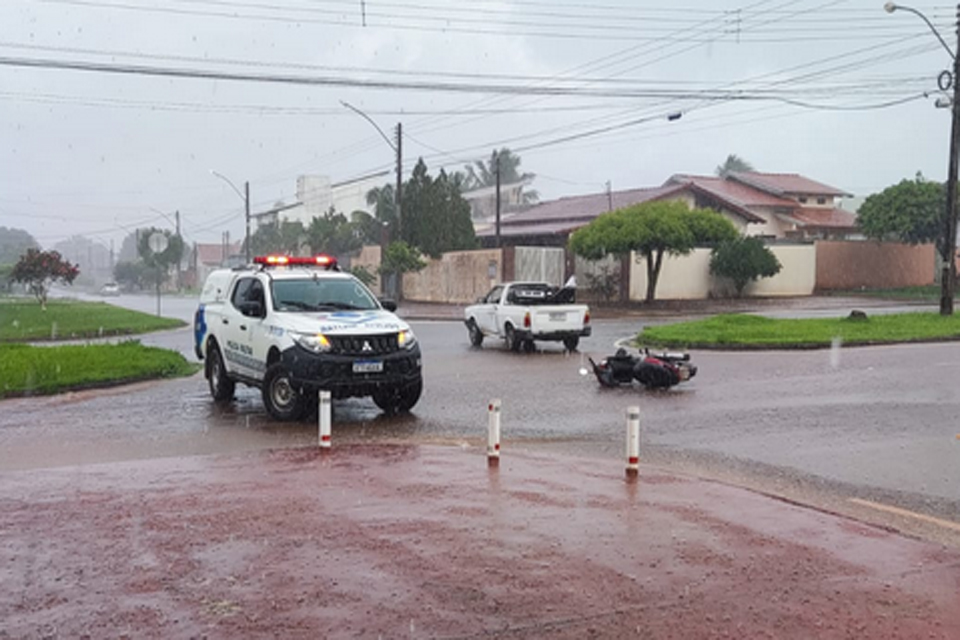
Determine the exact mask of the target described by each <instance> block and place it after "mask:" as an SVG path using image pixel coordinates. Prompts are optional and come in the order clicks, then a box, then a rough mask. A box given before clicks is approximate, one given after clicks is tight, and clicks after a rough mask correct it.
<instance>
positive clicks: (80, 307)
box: [0, 298, 184, 342]
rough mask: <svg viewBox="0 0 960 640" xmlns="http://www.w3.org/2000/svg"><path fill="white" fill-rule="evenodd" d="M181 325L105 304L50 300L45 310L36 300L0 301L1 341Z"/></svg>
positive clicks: (144, 330) (124, 332)
mask: <svg viewBox="0 0 960 640" xmlns="http://www.w3.org/2000/svg"><path fill="white" fill-rule="evenodd" d="M182 326H184V323H183V322H181V321H180V320H172V319H170V318H158V317H157V316H153V315H149V314H146V313H140V312H139V311H130V310H128V309H121V308H120V307H114V306H112V305H109V304H106V303H104V302H76V301H67V300H51V301H50V302H48V303H47V310H46V311H43V310H42V309H41V308H40V304H39V303H37V302H36V301H35V300H33V299H25V298H2V299H0V342H23V341H37V340H69V339H74V338H93V337H98V336H116V335H130V334H136V333H147V332H150V331H158V330H161V329H175V328H177V327H182Z"/></svg>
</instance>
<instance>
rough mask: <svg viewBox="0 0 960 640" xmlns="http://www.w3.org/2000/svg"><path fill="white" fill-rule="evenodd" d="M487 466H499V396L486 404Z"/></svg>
mask: <svg viewBox="0 0 960 640" xmlns="http://www.w3.org/2000/svg"><path fill="white" fill-rule="evenodd" d="M487 416H488V419H487V466H488V467H499V466H500V398H494V399H493V400H491V401H490V404H489V405H488V406H487Z"/></svg>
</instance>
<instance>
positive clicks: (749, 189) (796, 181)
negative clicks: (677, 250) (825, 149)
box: [667, 171, 859, 239]
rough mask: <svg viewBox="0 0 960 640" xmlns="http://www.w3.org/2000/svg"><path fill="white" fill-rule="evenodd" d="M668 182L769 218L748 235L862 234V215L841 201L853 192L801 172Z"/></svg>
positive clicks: (840, 236) (682, 178) (683, 178)
mask: <svg viewBox="0 0 960 640" xmlns="http://www.w3.org/2000/svg"><path fill="white" fill-rule="evenodd" d="M667 184H694V185H699V186H700V187H701V189H703V190H705V191H709V192H711V193H712V194H713V195H714V197H715V199H716V202H717V204H718V205H719V206H721V207H723V206H729V205H730V204H732V203H737V204H739V205H741V206H743V207H745V208H746V209H748V210H749V211H751V212H752V213H754V214H756V215H757V216H760V217H761V218H763V222H762V223H760V224H757V225H754V226H751V228H750V230H749V231H748V232H747V235H758V236H764V237H769V238H794V239H817V238H820V239H846V238H851V237H852V236H857V235H858V234H859V232H858V230H857V218H856V216H855V215H854V214H852V213H850V212H849V211H846V210H844V209H841V208H840V207H839V203H838V201H837V199H838V198H849V197H852V194H850V193H847V192H845V191H842V190H840V189H837V188H835V187H831V186H828V185H825V184H822V183H820V182H816V181H815V180H811V179H809V178H806V177H804V176H801V175H798V174H796V173H760V172H757V171H751V172H731V173H729V174H728V175H727V176H726V177H724V178H719V177H715V176H687V175H675V176H671V177H670V179H668V180H667ZM701 206H704V205H701ZM706 206H710V205H709V204H707V205H706Z"/></svg>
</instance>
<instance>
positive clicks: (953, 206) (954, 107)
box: [883, 2, 960, 316]
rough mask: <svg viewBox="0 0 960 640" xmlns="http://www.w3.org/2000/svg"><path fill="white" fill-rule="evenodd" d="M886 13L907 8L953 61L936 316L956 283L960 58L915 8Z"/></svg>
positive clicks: (949, 304) (948, 303)
mask: <svg viewBox="0 0 960 640" xmlns="http://www.w3.org/2000/svg"><path fill="white" fill-rule="evenodd" d="M883 8H884V9H885V10H886V12H887V13H893V12H894V11H898V10H903V11H909V12H910V13H913V14H915V15H917V16H919V17H920V19H922V20H923V21H924V22H926V23H927V26H928V27H930V30H931V31H932V32H933V35H935V36H936V37H937V39H938V40H939V41H940V44H942V45H943V48H944V49H946V50H947V53H949V54H950V58H951V59H952V60H953V76H952V78H951V82H950V84H951V88H952V89H953V97H952V99H951V101H950V103H951V114H952V117H951V125H950V162H949V166H948V167H947V210H946V215H945V216H944V238H943V243H942V244H941V246H940V256H941V257H942V258H943V269H942V271H941V274H940V315H942V316H949V315H953V296H954V291H955V288H956V282H957V261H956V253H957V172H958V166H957V152H958V151H960V100H958V97H960V96H958V93H957V78H960V58H958V57H957V54H956V53H955V52H954V51H953V50H951V49H950V46H949V45H948V44H947V43H946V41H945V40H944V39H943V37H942V36H941V35H940V33H939V32H938V31H937V29H936V27H934V26H933V24H932V23H931V22H930V20H928V19H927V17H926V16H925V15H923V14H922V13H921V12H920V11H918V10H917V9H914V8H912V7H905V6H903V5H899V4H896V3H894V2H887V3H886V4H885V5H883ZM956 24H957V50H958V51H960V5H957V22H956Z"/></svg>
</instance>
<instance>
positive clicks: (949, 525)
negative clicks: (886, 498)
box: [849, 498, 960, 531]
mask: <svg viewBox="0 0 960 640" xmlns="http://www.w3.org/2000/svg"><path fill="white" fill-rule="evenodd" d="M849 501H850V502H852V503H854V504H858V505H860V506H863V507H870V508H871V509H876V510H877V511H886V512H887V513H892V514H894V515H897V516H904V517H906V518H914V519H916V520H922V521H923V522H929V523H930V524H935V525H937V526H940V527H944V528H946V529H952V530H954V531H960V523H957V522H952V521H950V520H941V519H940V518H934V517H932V516H925V515H923V514H922V513H917V512H915V511H907V510H906V509H899V508H897V507H891V506H889V505H886V504H880V503H879V502H870V501H869V500H861V499H860V498H849Z"/></svg>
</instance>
